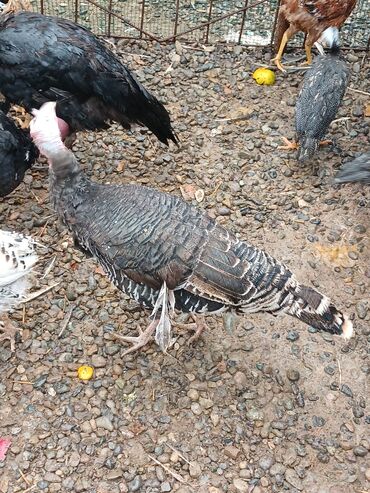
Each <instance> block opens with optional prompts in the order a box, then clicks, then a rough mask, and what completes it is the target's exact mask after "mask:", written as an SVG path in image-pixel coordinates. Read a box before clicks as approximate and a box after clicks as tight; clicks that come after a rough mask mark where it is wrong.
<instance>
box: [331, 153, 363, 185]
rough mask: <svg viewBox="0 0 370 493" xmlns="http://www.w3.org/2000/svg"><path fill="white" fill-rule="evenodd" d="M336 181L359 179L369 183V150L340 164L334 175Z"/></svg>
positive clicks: (345, 181) (344, 181)
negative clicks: (339, 168)
mask: <svg viewBox="0 0 370 493" xmlns="http://www.w3.org/2000/svg"><path fill="white" fill-rule="evenodd" d="M335 181H336V183H347V182H351V181H361V182H363V183H368V184H370V151H368V152H365V153H364V154H361V155H360V156H358V157H356V158H355V159H353V160H352V161H349V162H348V163H345V164H343V165H342V168H341V170H340V171H338V173H337V175H336V177H335Z"/></svg>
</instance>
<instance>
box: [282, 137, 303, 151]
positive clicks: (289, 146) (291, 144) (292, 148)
mask: <svg viewBox="0 0 370 493" xmlns="http://www.w3.org/2000/svg"><path fill="white" fill-rule="evenodd" d="M281 139H282V141H283V142H284V143H285V145H284V146H279V147H278V149H285V150H287V151H295V150H297V149H298V143H297V142H294V141H293V142H291V141H290V140H288V139H287V138H286V137H281Z"/></svg>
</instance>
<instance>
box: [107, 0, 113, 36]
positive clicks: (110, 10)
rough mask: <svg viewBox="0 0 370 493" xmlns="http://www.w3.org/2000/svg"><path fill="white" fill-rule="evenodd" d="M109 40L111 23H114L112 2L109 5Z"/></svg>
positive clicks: (110, 0)
mask: <svg viewBox="0 0 370 493" xmlns="http://www.w3.org/2000/svg"><path fill="white" fill-rule="evenodd" d="M108 10H109V12H108V38H110V28H111V22H112V0H109V5H108Z"/></svg>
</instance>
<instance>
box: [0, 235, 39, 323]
mask: <svg viewBox="0 0 370 493" xmlns="http://www.w3.org/2000/svg"><path fill="white" fill-rule="evenodd" d="M36 261H37V255H36V252H35V243H34V241H33V240H32V238H29V237H26V236H23V235H21V234H19V233H10V232H8V231H2V230H0V313H1V312H3V311H5V310H8V309H9V308H11V307H12V306H14V305H16V304H17V303H19V301H20V300H21V299H22V297H23V296H24V295H25V293H26V290H27V287H28V286H27V281H26V279H25V278H26V276H27V274H28V273H29V272H30V271H31V270H32V267H33V266H34V264H35V263H36Z"/></svg>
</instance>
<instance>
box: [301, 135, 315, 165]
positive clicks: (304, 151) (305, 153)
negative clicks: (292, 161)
mask: <svg viewBox="0 0 370 493" xmlns="http://www.w3.org/2000/svg"><path fill="white" fill-rule="evenodd" d="M318 147H319V142H318V140H317V139H314V138H312V137H306V136H305V137H303V138H302V139H300V141H299V147H298V153H297V160H298V161H300V162H304V161H307V160H308V159H311V158H312V157H313V156H314V154H315V152H316V151H317V149H318Z"/></svg>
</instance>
